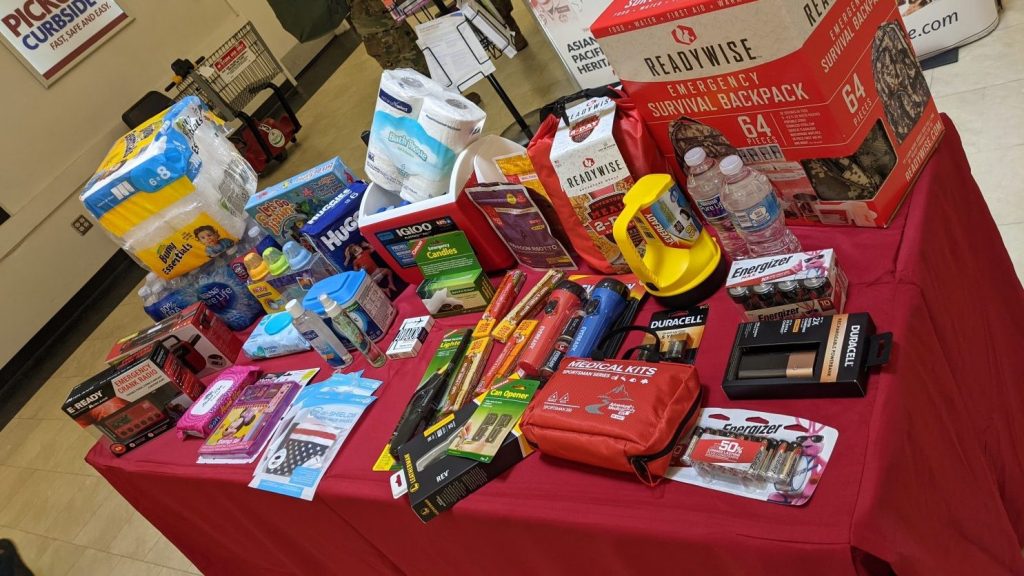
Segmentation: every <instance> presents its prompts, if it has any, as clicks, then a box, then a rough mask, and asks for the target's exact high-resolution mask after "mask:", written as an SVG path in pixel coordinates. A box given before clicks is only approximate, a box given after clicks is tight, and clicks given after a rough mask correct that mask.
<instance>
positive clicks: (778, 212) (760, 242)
mask: <svg viewBox="0 0 1024 576" xmlns="http://www.w3.org/2000/svg"><path fill="white" fill-rule="evenodd" d="M719 169H720V170H721V171H722V174H723V175H724V176H725V183H726V189H725V194H723V195H722V205H723V206H725V209H726V210H728V211H729V215H730V216H731V217H732V222H733V225H734V226H735V227H736V230H737V231H738V232H739V233H740V236H742V237H743V239H744V240H745V241H746V242H747V247H748V248H749V249H750V255H751V256H752V257H755V258H757V257H760V256H774V255H776V254H789V253H792V252H799V251H800V241H799V240H797V239H796V237H795V236H793V233H792V232H791V231H790V230H789V228H787V227H786V220H785V219H784V217H783V215H782V208H781V206H780V205H779V198H778V197H777V196H776V195H775V188H773V187H772V183H771V182H769V181H768V177H767V176H765V175H764V174H761V173H760V172H758V171H757V170H754V169H753V168H750V167H748V166H744V165H743V160H740V157H739V156H736V155H732V156H726V157H725V158H723V159H722V162H721V164H719Z"/></svg>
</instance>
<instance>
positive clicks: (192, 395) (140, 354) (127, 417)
mask: <svg viewBox="0 0 1024 576" xmlns="http://www.w3.org/2000/svg"><path fill="white" fill-rule="evenodd" d="M204 388H205V386H204V385H203V383H202V382H201V381H200V380H199V378H198V377H197V376H196V375H195V374H193V373H192V372H191V371H190V370H188V369H187V368H185V366H183V365H182V364H181V362H179V361H178V358H177V357H176V356H175V355H174V354H172V353H171V352H170V350H168V349H167V347H166V346H164V345H163V344H161V343H160V342H151V343H149V344H148V345H146V346H145V347H143V348H141V349H139V350H138V351H137V352H136V353H135V354H132V355H129V356H127V357H125V358H123V359H121V360H120V361H118V362H115V363H114V365H113V366H111V367H110V368H107V369H106V370H104V371H102V372H100V373H99V374H97V375H95V376H93V377H92V378H90V379H88V380H86V381H85V382H82V383H81V384H79V385H78V386H75V387H74V388H73V389H72V390H71V393H70V394H69V395H68V397H67V400H65V401H64V405H63V406H62V409H63V410H64V412H65V413H66V414H67V415H68V416H71V418H72V419H74V420H75V422H78V424H79V426H81V427H82V428H87V427H89V426H95V427H96V428H97V429H98V430H99V431H100V432H102V433H103V435H104V436H106V437H107V438H110V441H111V445H110V451H111V452H113V453H114V454H115V455H117V456H120V455H122V454H124V453H126V452H128V451H130V450H133V449H135V448H138V447H139V446H141V445H142V444H145V443H146V442H148V441H149V440H152V439H153V438H156V437H157V436H158V435H160V434H163V433H164V432H166V431H168V430H170V429H172V428H174V424H175V422H177V421H178V418H180V417H181V415H182V414H184V413H185V410H187V409H188V407H189V406H191V405H192V401H193V400H195V399H197V398H199V396H200V395H201V394H202V393H203V390H204Z"/></svg>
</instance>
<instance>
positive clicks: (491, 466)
mask: <svg viewBox="0 0 1024 576" xmlns="http://www.w3.org/2000/svg"><path fill="white" fill-rule="evenodd" d="M477 406H478V405H477V403H476V401H473V402H470V403H468V404H466V405H465V406H463V407H462V409H461V410H459V411H458V412H456V413H455V414H453V415H452V416H451V417H450V418H449V419H446V420H442V422H441V423H440V425H439V426H435V427H434V429H428V430H427V432H428V434H426V435H420V436H416V437H415V438H413V439H412V440H410V441H408V442H406V443H405V444H404V445H403V446H402V448H401V449H400V452H399V456H400V457H401V464H402V469H403V470H404V471H405V480H406V485H407V486H408V488H409V504H410V505H411V506H412V509H413V510H414V511H415V512H416V515H417V516H419V518H420V520H422V521H423V522H429V521H430V520H433V519H434V518H435V517H437V516H438V515H439V514H440V513H442V512H444V511H445V510H447V509H449V508H451V507H452V506H454V505H455V504H456V503H457V502H459V501H460V500H462V499H463V498H465V497H466V496H469V495H470V494H472V493H473V492H475V491H476V490H478V489H479V488H480V487H481V486H483V485H484V484H487V483H488V482H490V481H491V480H492V479H494V478H496V477H498V476H499V475H501V474H502V473H503V472H505V471H506V470H508V469H509V468H511V467H512V466H513V465H515V464H516V463H517V462H519V461H520V460H522V459H523V458H526V457H527V456H529V455H530V454H531V453H533V448H532V447H531V446H530V444H529V443H528V442H527V441H526V438H524V437H523V435H522V432H521V431H520V430H519V426H518V425H516V427H515V428H514V429H513V430H512V431H511V432H509V433H508V435H507V436H505V440H504V441H502V443H501V447H500V448H498V452H497V453H496V454H495V455H494V458H493V459H492V460H491V461H490V462H488V463H486V464H484V463H483V462H479V461H477V460H470V459H469V458H462V457H459V456H451V455H449V454H448V452H447V450H448V446H449V445H450V444H451V442H452V441H453V440H454V439H455V436H456V432H458V431H459V429H460V428H462V426H463V425H464V424H465V423H466V422H467V421H468V420H469V419H470V417H471V416H472V415H473V412H475V411H476V409H477Z"/></svg>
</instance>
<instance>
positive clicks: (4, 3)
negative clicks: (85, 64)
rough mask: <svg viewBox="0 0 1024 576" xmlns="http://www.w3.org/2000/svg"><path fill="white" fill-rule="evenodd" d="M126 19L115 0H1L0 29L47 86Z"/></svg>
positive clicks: (10, 45) (8, 42) (125, 21)
mask: <svg viewBox="0 0 1024 576" xmlns="http://www.w3.org/2000/svg"><path fill="white" fill-rule="evenodd" d="M128 22H129V18H128V15H127V14H125V13H124V11H123V10H121V7H120V6H118V5H117V3H116V2H115V1H114V0H0V34H3V38H4V40H6V41H7V44H8V45H9V47H10V48H11V50H12V51H14V53H15V54H17V55H19V56H20V57H21V59H22V61H23V62H24V63H25V64H26V65H27V66H28V67H29V69H30V70H32V71H34V72H35V73H36V75H37V77H38V78H39V80H40V81H41V82H42V83H43V85H45V86H49V85H50V84H52V83H53V82H54V81H55V80H56V79H57V77H59V76H60V75H61V74H62V73H63V72H65V71H67V70H68V69H69V68H70V67H71V66H73V65H74V64H75V63H76V62H77V61H79V60H80V59H82V58H83V57H84V56H85V54H86V53H87V52H88V51H89V50H90V49H91V48H93V47H95V46H96V45H98V44H99V43H100V42H102V41H103V40H105V39H106V38H109V37H110V36H111V35H113V33H114V32H116V31H117V30H118V29H119V28H120V27H122V26H123V25H124V24H127V23H128Z"/></svg>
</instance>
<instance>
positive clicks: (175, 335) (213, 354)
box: [106, 302, 242, 378]
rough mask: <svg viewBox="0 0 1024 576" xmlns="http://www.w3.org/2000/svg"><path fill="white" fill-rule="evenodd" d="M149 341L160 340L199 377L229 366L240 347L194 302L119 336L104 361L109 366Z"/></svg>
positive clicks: (224, 327) (214, 317) (219, 322)
mask: <svg viewBox="0 0 1024 576" xmlns="http://www.w3.org/2000/svg"><path fill="white" fill-rule="evenodd" d="M152 342H160V343H162V344H163V345H164V346H166V347H167V349H168V350H169V351H170V352H171V354H172V355H174V356H176V357H177V358H178V360H180V361H181V363H182V364H183V365H184V366H185V367H186V368H188V369H189V370H191V371H192V372H194V373H195V374H196V375H197V376H199V377H200V378H202V377H204V376H208V375H210V374H213V373H215V372H220V371H221V370H223V369H224V368H227V367H229V366H231V365H232V364H234V362H235V358H237V357H238V353H239V352H240V351H241V350H242V341H241V340H240V339H239V338H238V337H237V336H235V333H234V332H232V331H231V329H230V328H228V325H227V324H225V323H224V321H223V320H221V319H220V318H218V317H217V315H216V314H214V313H213V312H211V311H210V309H209V308H207V307H206V305H205V304H203V303H202V302H196V303H195V304H193V305H191V306H189V307H188V308H186V309H184V310H182V311H181V312H179V313H177V314H175V315H174V316H171V317H170V318H167V319H166V320H163V321H162V322H159V323H157V324H154V325H153V326H151V327H149V328H147V329H146V330H143V331H141V332H136V333H135V334H131V335H129V336H125V337H124V338H121V339H120V340H118V341H117V342H116V343H115V344H114V347H113V348H111V349H110V352H108V353H107V360H106V362H107V364H109V365H111V366H113V365H115V364H117V363H118V362H120V361H121V360H123V359H124V358H126V357H127V356H130V355H132V354H134V353H135V352H137V351H138V350H140V349H142V348H143V347H145V346H148V345H149V344H150V343H152Z"/></svg>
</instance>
